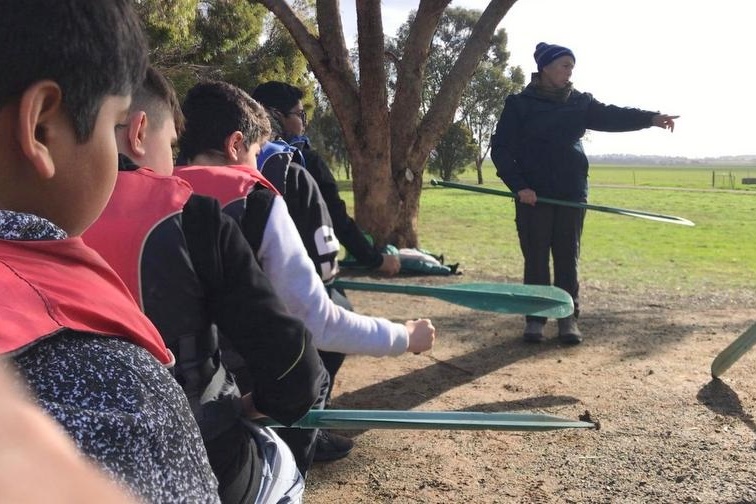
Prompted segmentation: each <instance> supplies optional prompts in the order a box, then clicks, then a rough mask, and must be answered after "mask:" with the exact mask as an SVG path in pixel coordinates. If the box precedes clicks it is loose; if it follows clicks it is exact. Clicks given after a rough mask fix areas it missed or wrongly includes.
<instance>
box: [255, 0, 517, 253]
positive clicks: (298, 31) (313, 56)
mask: <svg viewBox="0 0 756 504" xmlns="http://www.w3.org/2000/svg"><path fill="white" fill-rule="evenodd" d="M250 1H254V0H250ZM450 1H451V0H421V1H420V4H419V6H418V13H417V16H416V17H415V21H414V23H413V25H412V26H411V28H410V32H409V39H408V43H407V48H406V50H405V51H404V54H402V55H400V60H399V62H398V65H397V85H396V93H395V95H394V101H393V104H392V105H391V110H390V111H389V106H388V97H387V91H386V89H387V76H386V70H385V66H384V50H385V47H384V36H383V23H382V18H381V3H380V0H358V1H357V2H356V9H357V29H358V45H359V65H360V72H359V73H360V76H361V78H360V81H359V84H358V82H357V78H356V76H355V73H354V70H353V69H352V67H351V64H350V62H349V57H348V51H347V49H346V43H345V41H344V32H343V27H342V24H341V16H340V13H339V3H338V1H337V0H317V3H316V7H317V21H318V31H319V32H320V35H319V37H318V36H316V35H314V34H312V33H310V32H309V31H308V29H307V27H306V25H305V24H304V23H303V22H302V20H300V19H299V18H298V17H297V14H296V13H295V12H294V11H293V10H292V9H291V7H290V6H289V5H288V4H287V2H286V1H285V0H257V2H258V3H260V4H262V5H263V6H265V7H266V8H267V9H268V10H269V11H270V12H272V13H273V14H274V15H275V16H276V17H277V18H278V19H279V20H280V21H281V23H282V24H283V25H284V26H285V27H286V29H287V30H288V31H289V32H290V33H291V35H292V37H293V38H294V41H295V42H296V43H297V45H298V46H299V48H300V50H301V51H302V53H303V54H304V55H305V57H306V58H307V60H308V61H309V62H310V66H311V68H312V71H313V72H314V74H315V76H316V78H317V79H318V81H319V82H320V85H321V86H322V87H323V90H324V91H325V93H326V95H327V96H328V98H329V100H330V102H331V106H332V107H333V110H334V114H335V115H336V117H337V119H338V121H339V123H340V124H341V127H342V130H343V132H344V140H345V142H346V147H347V150H348V158H349V163H350V164H351V166H352V177H353V178H352V180H353V182H352V186H353V188H354V201H355V215H354V217H355V220H356V221H357V223H358V224H359V225H360V226H361V227H362V228H364V229H365V230H367V231H369V232H370V233H371V234H372V235H373V237H374V238H375V240H376V242H377V243H378V244H386V243H389V242H390V243H394V244H396V245H398V246H399V247H415V246H417V245H418V239H417V217H418V213H419V211H420V194H421V191H422V176H423V171H424V165H425V163H426V161H427V159H428V156H429V154H430V152H431V150H432V149H433V147H434V146H435V144H436V143H437V142H438V141H439V139H440V138H441V135H442V134H443V133H444V131H445V130H446V128H447V127H448V126H449V124H451V122H452V120H453V118H454V113H455V111H456V108H457V105H458V104H459V101H460V98H461V96H462V92H463V91H464V88H465V86H466V85H467V82H468V81H469V79H470V77H471V76H472V74H473V72H474V71H475V68H476V67H477V66H478V63H479V62H480V59H481V58H482V56H483V54H484V53H485V51H486V50H487V49H488V47H489V45H490V41H491V38H492V37H493V34H494V31H495V29H496V26H497V25H498V24H499V22H500V21H501V19H502V18H503V17H504V15H505V14H506V13H507V11H509V9H510V8H511V7H512V5H514V3H515V2H516V1H517V0H491V2H490V3H489V5H488V7H487V8H486V9H485V11H484V12H483V15H482V16H481V18H480V19H479V20H478V22H477V23H476V24H475V27H474V28H473V30H472V33H471V35H470V38H469V40H468V42H467V44H466V46H465V48H464V49H463V50H462V53H461V54H460V56H459V58H458V59H457V61H456V62H455V63H454V66H453V67H452V70H451V72H450V73H449V75H448V76H447V77H446V79H445V80H444V82H443V84H442V86H441V88H440V90H439V93H438V95H437V96H436V98H435V99H434V101H433V103H432V104H431V106H430V108H429V110H428V112H427V113H426V114H425V116H423V117H421V112H420V105H421V97H422V88H423V86H422V84H423V75H424V69H425V64H426V61H427V58H428V53H429V51H430V44H431V41H432V39H433V34H434V31H435V30H436V27H437V26H438V22H439V20H440V18H441V15H442V14H443V12H444V9H445V8H446V7H447V6H448V5H449V3H450Z"/></svg>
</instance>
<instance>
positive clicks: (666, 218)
mask: <svg viewBox="0 0 756 504" xmlns="http://www.w3.org/2000/svg"><path fill="white" fill-rule="evenodd" d="M430 183H431V185H432V186H442V187H453V188H454V189H464V190H465V191H474V192H480V193H486V194H495V195H497V196H506V197H508V198H514V199H517V195H516V194H514V193H511V192H507V191H500V190H497V189H489V188H487V187H476V186H471V185H467V184H457V183H455V182H445V181H443V180H436V179H432V180H431V181H430ZM538 201H539V202H542V203H551V204H552V205H562V206H569V207H575V208H585V209H587V210H597V211H599V212H607V213H613V214H619V215H627V216H629V217H639V218H641V219H648V220H653V221H658V222H667V223H669V224H680V225H683V226H695V224H694V223H693V222H691V221H689V220H688V219H683V218H682V217H675V216H674V215H663V214H656V213H651V212H644V211H642V210H628V209H626V208H615V207H609V206H601V205H591V204H589V203H580V202H578V201H563V200H557V199H551V198H542V197H540V196H539V197H538Z"/></svg>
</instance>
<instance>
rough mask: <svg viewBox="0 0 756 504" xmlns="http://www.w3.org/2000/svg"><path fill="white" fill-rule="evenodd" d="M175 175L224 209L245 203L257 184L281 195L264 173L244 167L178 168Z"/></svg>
mask: <svg viewBox="0 0 756 504" xmlns="http://www.w3.org/2000/svg"><path fill="white" fill-rule="evenodd" d="M173 173H174V175H176V176H178V177H181V178H182V179H184V180H186V181H187V182H189V183H190V184H191V185H192V187H193V188H194V190H195V191H197V193H199V194H204V195H207V196H212V197H213V198H215V199H217V200H218V201H219V202H220V204H221V207H222V208H225V207H227V206H228V205H230V204H231V203H233V202H235V201H243V200H244V199H245V198H246V197H247V195H248V194H249V192H250V191H251V190H252V188H253V187H254V186H255V184H262V185H263V186H265V187H267V188H268V189H270V190H271V191H273V192H275V193H276V194H279V192H278V190H277V189H276V188H275V186H273V184H271V183H270V182H269V181H268V179H266V178H265V177H263V175H262V173H260V172H259V171H257V170H256V169H254V168H250V167H248V166H243V165H228V166H178V167H176V169H175V171H174V172H173Z"/></svg>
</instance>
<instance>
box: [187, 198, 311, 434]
mask: <svg viewBox="0 0 756 504" xmlns="http://www.w3.org/2000/svg"><path fill="white" fill-rule="evenodd" d="M183 228H184V231H185V236H186V239H187V246H188V248H189V250H190V253H191V255H192V261H193V263H194V265H195V267H196V269H197V275H198V276H199V277H200V279H201V280H202V283H203V284H204V285H206V286H207V288H208V289H209V292H208V300H209V303H210V307H209V309H210V313H211V315H212V318H213V320H214V321H215V323H216V324H217V326H218V329H219V330H220V331H221V332H222V333H223V334H224V336H225V337H227V338H228V339H229V340H230V341H231V343H232V344H233V345H234V347H235V349H236V350H237V351H238V352H239V354H240V355H241V356H242V358H243V359H244V360H245V362H246V365H247V369H248V370H249V372H250V374H251V376H252V379H253V381H254V386H253V390H252V396H253V400H254V402H255V405H256V407H257V409H258V410H259V411H261V412H263V413H265V414H266V415H268V416H270V417H271V418H274V419H276V420H277V421H279V422H281V423H283V424H285V425H290V424H291V423H293V422H295V421H296V420H297V419H299V418H301V417H302V416H303V415H304V414H305V413H306V412H307V411H308V410H309V409H310V407H311V406H312V405H313V404H314V403H315V400H316V399H317V397H318V394H319V388H320V384H321V383H322V381H323V379H324V374H325V370H324V369H323V366H322V362H321V360H320V357H319V356H318V353H317V351H316V349H315V347H314V346H313V344H312V336H311V334H310V333H309V331H308V330H307V329H306V328H305V327H304V324H303V323H302V322H301V321H300V320H298V319H296V318H294V317H293V316H291V315H290V314H289V313H288V311H287V310H286V307H285V306H284V304H283V302H282V301H281V300H280V299H279V298H278V297H277V296H276V294H275V292H274V290H273V287H272V286H271V285H270V282H269V281H268V279H267V277H266V276H265V274H264V273H263V272H262V270H261V269H260V266H259V264H258V263H257V261H256V259H255V257H254V255H253V253H252V249H251V248H250V247H249V244H248V243H247V241H246V239H245V238H244V236H243V235H242V233H241V230H240V229H239V227H238V226H237V224H236V222H234V221H233V219H232V218H231V217H228V216H226V215H225V214H223V213H222V212H221V210H220V206H219V204H218V202H217V201H216V200H214V199H212V198H206V197H201V196H196V195H195V196H192V198H191V199H190V200H189V202H188V203H187V205H186V206H185V207H184V212H183ZM209 232H213V233H214V235H215V236H216V237H217V239H216V240H208V239H207V234H208V233H209ZM208 244H212V246H210V245H208Z"/></svg>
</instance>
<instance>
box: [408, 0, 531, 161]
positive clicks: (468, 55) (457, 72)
mask: <svg viewBox="0 0 756 504" xmlns="http://www.w3.org/2000/svg"><path fill="white" fill-rule="evenodd" d="M516 1H517V0H491V3H489V4H488V7H486V10H485V11H483V15H481V16H480V19H478V22H477V23H475V27H474V28H473V30H472V33H471V34H470V38H469V39H468V41H467V44H465V47H464V49H463V50H462V52H461V53H460V54H459V57H458V58H457V61H455V63H454V66H453V67H452V69H451V72H449V75H447V77H446V78H445V79H444V82H443V84H442V85H441V89H440V90H439V92H438V94H437V95H436V98H435V99H434V100H433V103H432V104H431V106H430V108H429V109H428V113H426V114H425V116H424V117H423V119H422V121H421V122H420V127H419V128H418V133H417V137H416V139H415V143H414V145H413V146H412V151H413V153H414V154H416V155H418V156H423V157H427V155H428V153H429V152H430V149H431V148H432V147H433V145H434V144H435V143H436V142H437V141H438V138H440V136H441V134H442V133H443V129H444V128H443V126H444V125H446V124H449V121H451V119H452V118H453V117H454V113H455V111H456V108H457V104H458V103H459V100H460V97H461V96H462V93H463V92H464V90H465V86H466V85H467V83H468V82H469V80H470V77H471V76H472V74H473V72H474V71H475V69H476V68H477V66H478V64H479V62H480V59H481V57H482V55H483V53H484V52H485V51H486V50H487V49H488V47H489V45H490V41H491V37H492V36H493V34H494V31H495V30H496V26H497V25H498V24H499V22H500V21H501V20H502V18H504V15H505V14H506V13H507V12H508V11H509V9H510V8H511V7H512V5H514V4H515V2H516Z"/></svg>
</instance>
